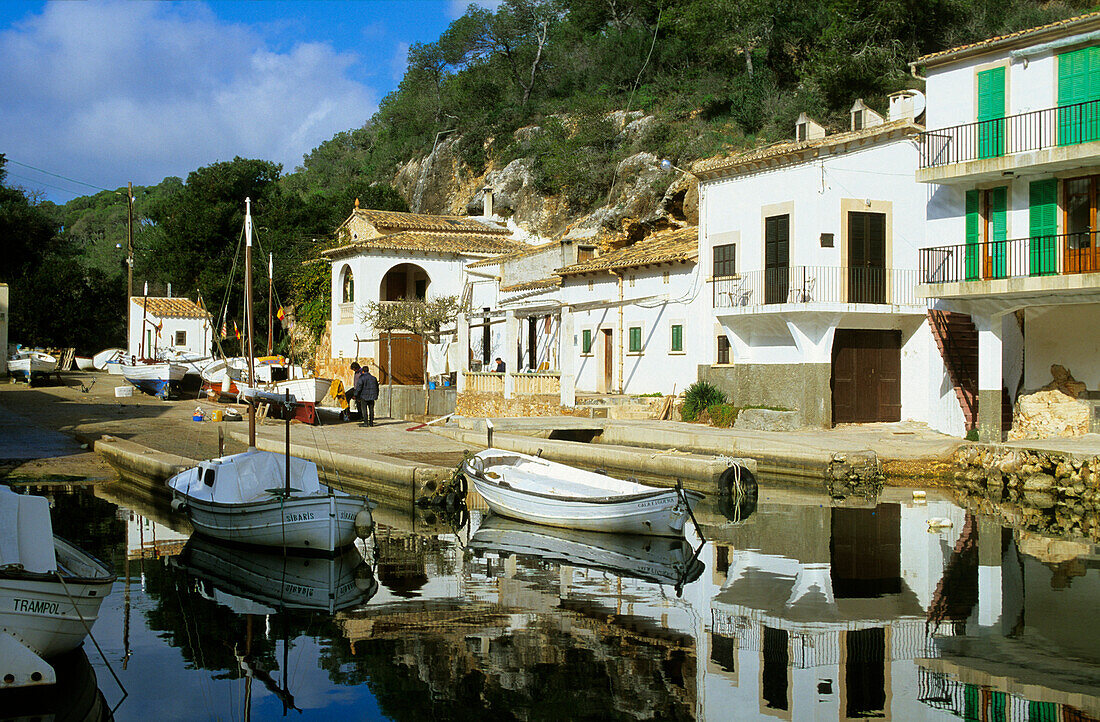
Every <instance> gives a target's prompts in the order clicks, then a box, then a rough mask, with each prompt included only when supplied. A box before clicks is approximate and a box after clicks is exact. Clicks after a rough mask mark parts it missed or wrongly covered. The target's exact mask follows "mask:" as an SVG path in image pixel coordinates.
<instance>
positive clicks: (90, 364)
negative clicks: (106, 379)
mask: <svg viewBox="0 0 1100 722" xmlns="http://www.w3.org/2000/svg"><path fill="white" fill-rule="evenodd" d="M73 360H74V361H76V367H77V368H78V369H80V370H81V371H95V362H94V361H93V360H92V357H91V356H75V357H73Z"/></svg>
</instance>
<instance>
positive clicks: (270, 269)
mask: <svg viewBox="0 0 1100 722" xmlns="http://www.w3.org/2000/svg"><path fill="white" fill-rule="evenodd" d="M274 276H275V257H274V256H273V255H272V254H270V253H268V254H267V355H268V356H270V355H271V349H272V341H273V340H274V337H275V333H274V330H273V329H274V321H273V319H274V316H273V315H272V311H271V301H272V299H273V298H274V295H275V294H274V290H273V287H274Z"/></svg>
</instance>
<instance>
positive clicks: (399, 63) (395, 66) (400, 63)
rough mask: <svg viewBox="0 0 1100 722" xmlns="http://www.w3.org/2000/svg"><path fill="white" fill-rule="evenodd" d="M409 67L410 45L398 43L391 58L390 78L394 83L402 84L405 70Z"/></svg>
mask: <svg viewBox="0 0 1100 722" xmlns="http://www.w3.org/2000/svg"><path fill="white" fill-rule="evenodd" d="M408 67H409V44H408V43H398V44H397V48H396V49H394V51H393V57H391V58H390V78H392V79H393V81H394V83H400V82H401V79H402V78H404V77H405V70H406V69H408Z"/></svg>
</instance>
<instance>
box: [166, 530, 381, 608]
mask: <svg viewBox="0 0 1100 722" xmlns="http://www.w3.org/2000/svg"><path fill="white" fill-rule="evenodd" d="M172 563H173V564H175V565H178V566H179V567H181V568H183V569H185V570H187V571H188V572H189V573H190V574H191V575H192V576H194V577H195V578H196V579H198V580H199V581H200V582H201V585H202V586H201V587H200V589H201V591H202V594H203V596H205V597H207V598H208V599H212V600H214V601H215V602H217V603H219V604H222V605H223V606H226V607H228V608H230V609H232V610H233V611H235V612H237V613H239V614H272V613H274V612H275V611H277V610H278V609H280V608H282V609H303V610H318V611H325V612H328V613H329V614H334V613H336V612H338V611H340V610H341V609H347V608H348V607H353V606H356V605H359V604H365V603H366V602H367V601H369V600H370V598H371V597H373V596H374V595H375V594H376V593H377V592H378V582H377V581H376V580H375V578H374V572H373V571H372V570H371V568H370V565H369V564H367V563H366V561H364V559H363V555H362V553H360V551H359V550H358V549H357V548H356V547H354V546H351V547H348V548H347V549H346V550H345V551H344V552H343V553H341V554H337V555H334V556H332V557H330V558H326V559H318V558H316V557H311V556H302V555H299V554H294V553H293V552H291V553H289V554H284V553H283V551H282V550H281V549H277V550H276V549H246V548H243V547H237V546H230V545H226V544H224V543H222V542H219V541H217V540H214V539H209V538H207V537H204V536H202V535H201V534H197V535H195V536H192V537H191V538H190V539H189V540H188V541H187V546H185V547H184V549H183V552H182V553H181V554H180V555H179V556H178V557H175V558H173V559H172Z"/></svg>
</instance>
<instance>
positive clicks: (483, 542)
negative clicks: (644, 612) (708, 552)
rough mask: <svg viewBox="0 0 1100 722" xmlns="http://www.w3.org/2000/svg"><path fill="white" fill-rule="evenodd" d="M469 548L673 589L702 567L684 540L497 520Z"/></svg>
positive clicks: (487, 522) (488, 523)
mask: <svg viewBox="0 0 1100 722" xmlns="http://www.w3.org/2000/svg"><path fill="white" fill-rule="evenodd" d="M468 546H469V548H470V549H471V550H472V551H473V552H474V553H475V554H484V553H485V552H490V551H491V552H497V553H500V554H519V555H521V556H533V557H538V558H539V559H542V560H545V561H550V562H555V563H557V564H565V565H569V566H573V567H583V568H585V569H593V570H598V571H605V572H609V573H611V574H614V575H616V576H619V577H630V578H633V579H642V580H644V581H647V582H655V583H657V584H668V585H672V586H674V587H676V589H677V591H679V590H680V589H682V588H683V586H684V585H685V584H689V583H691V582H693V581H695V580H696V579H698V578H699V576H700V575H701V574H702V573H703V569H704V568H705V567H704V565H703V562H701V561H699V558H698V555H697V554H696V551H695V550H694V549H692V548H691V545H690V544H688V542H687V541H686V540H685V539H683V538H680V539H668V538H655V537H653V536H647V535H641V534H602V533H600V532H588V531H577V530H575V529H556V528H553V527H547V526H543V525H541V524H530V523H528V522H523V521H516V520H515V519H506V518H504V517H500V516H490V517H489V518H487V519H486V520H485V521H484V522H483V523H482V524H481V526H480V527H479V528H478V530H477V531H476V532H474V535H473V537H471V539H470V542H469V544H468Z"/></svg>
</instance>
